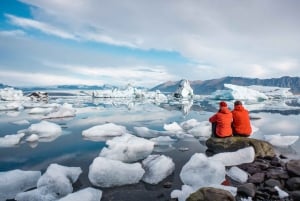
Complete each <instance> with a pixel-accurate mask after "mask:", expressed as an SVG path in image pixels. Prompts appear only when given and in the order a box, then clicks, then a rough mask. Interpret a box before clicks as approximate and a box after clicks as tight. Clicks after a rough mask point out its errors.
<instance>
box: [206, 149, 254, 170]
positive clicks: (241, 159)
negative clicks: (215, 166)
mask: <svg viewBox="0 0 300 201" xmlns="http://www.w3.org/2000/svg"><path fill="white" fill-rule="evenodd" d="M254 158H255V151H254V148H253V147H252V146H251V147H246V148H243V149H239V150H237V151H234V152H224V153H219V154H215V155H213V156H212V157H210V159H211V160H216V161H220V162H221V163H223V164H224V165H225V166H234V165H240V164H243V163H251V162H253V161H254Z"/></svg>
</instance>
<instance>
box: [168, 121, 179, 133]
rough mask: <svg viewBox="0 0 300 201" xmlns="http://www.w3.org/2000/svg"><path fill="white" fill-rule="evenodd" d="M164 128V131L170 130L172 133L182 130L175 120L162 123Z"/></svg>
mask: <svg viewBox="0 0 300 201" xmlns="http://www.w3.org/2000/svg"><path fill="white" fill-rule="evenodd" d="M164 129H165V130H166V131H170V132H174V133H180V132H182V128H181V126H180V125H179V124H178V123H177V122H173V123H170V124H164Z"/></svg>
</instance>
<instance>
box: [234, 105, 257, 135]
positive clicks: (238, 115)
mask: <svg viewBox="0 0 300 201" xmlns="http://www.w3.org/2000/svg"><path fill="white" fill-rule="evenodd" d="M232 117H233V123H232V127H233V134H234V135H239V136H250V135H251V133H252V128H251V123H250V117H249V112H248V110H246V109H245V108H244V107H243V105H242V102H241V101H235V103H234V109H233V111H232Z"/></svg>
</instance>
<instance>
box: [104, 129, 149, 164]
mask: <svg viewBox="0 0 300 201" xmlns="http://www.w3.org/2000/svg"><path fill="white" fill-rule="evenodd" d="M106 144H107V146H108V147H104V148H103V149H102V150H101V152H100V154H99V156H101V157H106V158H110V159H114V160H120V161H123V162H135V161H138V160H141V159H144V158H146V157H147V156H148V155H150V154H151V153H152V151H153V148H154V142H152V141H150V140H147V139H144V138H140V137H136V136H134V135H131V134H124V135H122V136H120V137H115V138H113V139H111V140H108V141H107V142H106Z"/></svg>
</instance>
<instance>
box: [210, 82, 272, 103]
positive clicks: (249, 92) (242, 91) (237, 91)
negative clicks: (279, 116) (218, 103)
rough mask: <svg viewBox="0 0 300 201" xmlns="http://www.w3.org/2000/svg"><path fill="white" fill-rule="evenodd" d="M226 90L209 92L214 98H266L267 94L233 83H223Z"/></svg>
mask: <svg viewBox="0 0 300 201" xmlns="http://www.w3.org/2000/svg"><path fill="white" fill-rule="evenodd" d="M224 87H226V88H228V89H227V90H217V91H215V92H213V93H212V94H211V96H212V98H213V99H215V100H254V101H261V100H267V99H268V96H266V95H265V94H264V93H261V92H259V91H256V90H254V89H250V88H248V87H246V86H238V85H233V84H224Z"/></svg>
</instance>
